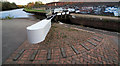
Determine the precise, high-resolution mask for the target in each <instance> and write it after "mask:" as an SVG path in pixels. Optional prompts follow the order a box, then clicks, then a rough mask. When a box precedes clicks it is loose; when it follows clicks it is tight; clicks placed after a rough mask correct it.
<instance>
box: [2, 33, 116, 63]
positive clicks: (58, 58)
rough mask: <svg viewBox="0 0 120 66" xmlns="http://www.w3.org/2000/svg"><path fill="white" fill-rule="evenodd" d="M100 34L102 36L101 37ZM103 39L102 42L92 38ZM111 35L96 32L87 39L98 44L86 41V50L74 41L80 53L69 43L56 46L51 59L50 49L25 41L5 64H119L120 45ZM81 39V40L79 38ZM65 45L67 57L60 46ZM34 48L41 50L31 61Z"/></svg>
mask: <svg viewBox="0 0 120 66" xmlns="http://www.w3.org/2000/svg"><path fill="white" fill-rule="evenodd" d="M98 36H100V37H102V38H99V37H98ZM93 37H95V38H96V39H99V40H101V42H98V41H95V40H94V39H92V38H93ZM110 38H112V37H111V36H108V35H103V34H99V33H95V34H94V36H92V37H90V38H88V39H87V40H90V41H92V42H93V43H96V44H97V46H96V47H95V46H93V45H92V44H90V43H88V42H87V41H84V42H83V44H84V45H85V46H86V47H88V48H89V49H90V50H89V51H88V50H86V49H85V48H84V47H82V46H81V45H80V43H81V42H80V43H74V42H73V46H74V48H76V49H77V50H78V51H79V52H80V54H76V53H75V52H74V51H73V50H72V48H71V47H70V46H69V45H64V46H59V47H58V46H55V47H54V48H51V47H50V48H51V50H52V54H51V60H47V52H48V50H46V49H44V48H43V49H42V47H41V46H40V45H39V44H36V45H28V44H29V43H28V41H25V42H24V43H23V44H22V45H21V46H20V47H19V48H18V49H17V50H16V51H15V52H14V53H13V54H12V55H11V56H10V57H9V58H8V59H7V60H6V62H5V63H4V64H118V46H117V44H115V42H114V41H113V40H111V39H110ZM78 41H79V40H78ZM61 47H64V49H65V52H66V55H67V58H63V57H62V55H61V51H60V48H61ZM21 49H25V51H24V53H23V54H22V55H21V56H20V57H19V59H18V60H17V61H13V58H14V57H15V56H16V54H17V53H18V52H19V51H20V50H21ZM34 50H39V51H38V53H37V55H36V57H35V59H34V61H30V60H29V59H30V55H31V54H32V53H33V51H34Z"/></svg>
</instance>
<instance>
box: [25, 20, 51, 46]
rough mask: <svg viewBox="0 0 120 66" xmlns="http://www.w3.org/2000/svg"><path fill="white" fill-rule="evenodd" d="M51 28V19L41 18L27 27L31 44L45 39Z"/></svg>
mask: <svg viewBox="0 0 120 66" xmlns="http://www.w3.org/2000/svg"><path fill="white" fill-rule="evenodd" d="M50 28H51V19H49V20H47V19H43V20H41V21H40V22H38V23H36V24H33V25H31V26H28V27H27V36H28V41H29V43H31V44H37V43H40V42H42V41H44V40H45V37H46V35H47V33H48V32H49V30H50Z"/></svg>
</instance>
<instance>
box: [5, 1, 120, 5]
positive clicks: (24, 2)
mask: <svg viewBox="0 0 120 66" xmlns="http://www.w3.org/2000/svg"><path fill="white" fill-rule="evenodd" d="M7 1H9V2H15V3H16V4H17V5H26V4H27V3H29V2H35V1H42V2H43V3H49V2H55V1H62V2H73V1H74V2H76V1H77V2H118V1H120V0H7Z"/></svg>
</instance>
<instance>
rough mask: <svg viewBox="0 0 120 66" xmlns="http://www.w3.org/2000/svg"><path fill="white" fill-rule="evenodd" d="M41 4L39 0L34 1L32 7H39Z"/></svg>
mask: <svg viewBox="0 0 120 66" xmlns="http://www.w3.org/2000/svg"><path fill="white" fill-rule="evenodd" d="M41 5H43V3H42V2H41V1H36V2H35V5H34V7H40V6H41Z"/></svg>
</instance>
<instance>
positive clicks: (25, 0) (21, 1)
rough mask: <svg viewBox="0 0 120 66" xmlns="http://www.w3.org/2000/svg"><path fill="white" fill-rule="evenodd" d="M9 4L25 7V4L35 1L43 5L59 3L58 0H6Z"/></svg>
mask: <svg viewBox="0 0 120 66" xmlns="http://www.w3.org/2000/svg"><path fill="white" fill-rule="evenodd" d="M7 1H9V2H11V3H12V2H14V3H16V4H17V5H27V3H29V2H35V1H42V2H43V3H49V2H53V1H54V2H55V1H59V0H7Z"/></svg>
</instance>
